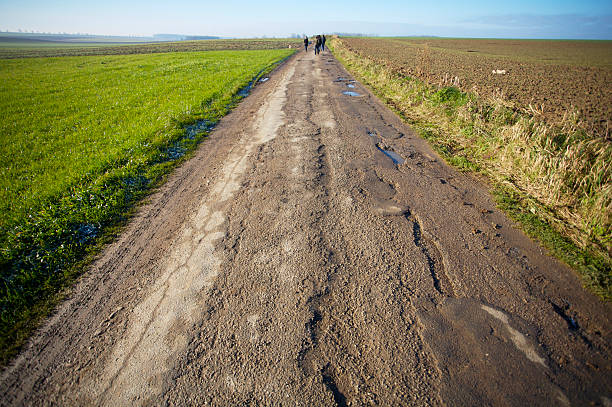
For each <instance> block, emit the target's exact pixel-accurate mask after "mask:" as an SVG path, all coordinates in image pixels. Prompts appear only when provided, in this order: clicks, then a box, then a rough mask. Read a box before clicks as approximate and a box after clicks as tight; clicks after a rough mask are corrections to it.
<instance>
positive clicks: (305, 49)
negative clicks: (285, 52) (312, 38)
mask: <svg viewBox="0 0 612 407" xmlns="http://www.w3.org/2000/svg"><path fill="white" fill-rule="evenodd" d="M304 51H306V52H308V37H304Z"/></svg>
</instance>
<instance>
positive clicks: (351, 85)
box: [346, 83, 355, 88]
mask: <svg viewBox="0 0 612 407" xmlns="http://www.w3.org/2000/svg"><path fill="white" fill-rule="evenodd" d="M346 86H348V87H349V88H354V87H355V85H353V84H352V83H347V84H346Z"/></svg>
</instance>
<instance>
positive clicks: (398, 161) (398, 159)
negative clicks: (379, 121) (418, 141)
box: [376, 144, 406, 165]
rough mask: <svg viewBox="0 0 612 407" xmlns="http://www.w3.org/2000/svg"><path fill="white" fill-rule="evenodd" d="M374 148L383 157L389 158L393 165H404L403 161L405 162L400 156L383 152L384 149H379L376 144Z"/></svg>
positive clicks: (386, 151)
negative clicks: (380, 152)
mask: <svg viewBox="0 0 612 407" xmlns="http://www.w3.org/2000/svg"><path fill="white" fill-rule="evenodd" d="M376 148H377V149H379V150H380V151H382V153H383V154H384V155H386V156H387V157H389V158H390V159H391V160H392V161H393V164H397V165H402V164H403V163H404V161H406V160H404V159H403V158H402V156H401V155H399V154H398V153H396V152H395V151H389V150H384V149H382V148H380V146H379V145H378V144H376Z"/></svg>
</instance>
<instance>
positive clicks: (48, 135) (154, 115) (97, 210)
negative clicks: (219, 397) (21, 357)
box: [0, 50, 293, 364]
mask: <svg viewBox="0 0 612 407" xmlns="http://www.w3.org/2000/svg"><path fill="white" fill-rule="evenodd" d="M292 53H293V51H291V50H274V51H270V50H268V51H233V52H227V51H226V52H200V53H196V52H192V53H185V54H180V53H174V54H155V55H138V56H113V57H70V58H50V59H36V60H19V61H18V60H11V61H1V62H0V66H1V68H2V69H1V70H0V77H1V78H2V81H0V83H1V85H0V111H1V112H2V113H0V114H1V116H0V118H1V121H0V126H1V130H2V134H3V137H4V140H3V144H2V146H0V165H1V166H0V170H1V172H2V177H1V179H0V278H1V285H0V363H1V364H5V363H6V362H7V361H8V360H9V358H10V357H12V356H13V355H15V354H16V352H17V351H18V350H19V348H20V347H21V346H22V345H23V343H24V342H25V340H26V339H27V338H28V336H29V335H30V333H31V332H32V330H33V329H34V328H35V327H36V326H37V325H38V323H39V322H40V321H41V320H42V318H44V317H45V316H46V315H48V313H49V312H50V310H51V309H52V308H53V307H54V306H55V305H56V304H57V303H58V301H59V300H60V299H61V298H62V297H63V296H64V295H65V290H64V289H65V288H67V287H69V286H71V285H72V284H73V283H74V281H75V279H76V278H77V277H78V276H79V275H80V274H81V273H82V271H83V270H84V269H85V267H86V266H87V265H88V263H89V262H90V261H91V259H92V258H93V256H94V255H95V254H96V253H97V252H99V250H100V249H101V248H102V247H103V245H104V244H105V243H107V242H109V241H110V240H112V239H113V237H114V236H115V235H116V233H117V232H118V231H119V230H120V228H121V226H122V225H124V224H125V222H126V220H127V219H128V217H129V215H130V213H131V212H132V211H133V209H134V207H135V205H136V204H137V203H138V202H139V201H140V200H141V199H142V198H143V197H145V196H146V195H147V194H149V193H150V192H151V190H152V189H153V188H155V187H156V186H158V185H160V184H161V183H162V182H163V180H164V178H165V176H166V175H167V174H168V173H169V172H170V170H171V169H172V168H174V167H175V166H176V165H177V164H179V163H180V162H182V161H183V160H185V158H186V157H188V156H189V154H190V153H191V152H193V151H194V150H195V148H196V146H197V145H198V143H199V142H200V141H201V140H203V139H204V138H205V137H206V135H207V134H208V132H209V131H210V129H211V128H212V127H213V126H214V124H215V123H216V122H217V121H218V120H219V119H220V118H221V117H222V116H224V115H225V114H227V112H228V111H229V110H230V109H231V108H232V107H233V106H234V105H235V104H236V103H237V102H238V101H239V100H240V99H241V98H242V97H243V96H244V92H243V90H244V89H245V88H248V87H250V86H251V85H252V83H253V81H256V80H257V79H258V78H259V77H260V76H261V75H263V74H265V73H267V72H269V71H270V70H271V69H273V68H274V67H275V66H276V64H278V63H280V61H282V60H283V59H284V58H286V57H288V56H289V55H291V54H292Z"/></svg>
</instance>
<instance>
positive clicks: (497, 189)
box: [330, 39, 612, 300]
mask: <svg viewBox="0 0 612 407" xmlns="http://www.w3.org/2000/svg"><path fill="white" fill-rule="evenodd" d="M330 45H331V47H330V48H331V49H332V51H333V52H334V54H335V55H336V56H337V57H338V59H339V60H340V61H341V62H342V63H343V64H344V65H345V66H346V67H347V69H349V70H350V71H351V72H353V73H354V74H355V75H356V76H357V77H359V78H360V79H361V80H362V81H363V82H364V83H365V84H366V85H368V86H369V87H370V88H371V89H372V90H373V92H374V93H376V94H377V95H378V96H379V97H380V98H381V99H382V100H383V101H385V102H386V103H387V104H388V105H389V106H390V107H391V108H392V109H394V110H395V111H396V112H397V113H398V114H399V115H400V116H401V117H402V118H403V119H404V120H405V121H406V122H408V123H409V124H410V125H411V126H412V127H413V128H414V129H415V130H416V131H417V132H419V133H420V134H421V136H422V137H423V138H425V139H426V140H428V141H429V142H430V144H431V145H432V146H433V148H434V149H435V150H436V151H437V152H438V153H440V155H442V157H443V158H444V159H445V160H446V161H447V162H449V163H450V164H451V165H453V166H455V167H456V168H458V169H460V170H462V171H474V172H479V173H480V174H483V175H485V176H486V177H487V178H488V179H489V180H490V182H491V184H492V185H493V190H494V194H495V196H496V197H497V200H498V204H499V206H500V207H501V208H502V209H504V210H505V211H506V212H507V213H508V214H509V215H510V216H512V217H513V218H514V219H515V220H517V221H519V222H520V223H521V224H522V226H523V228H524V230H525V231H526V232H527V233H528V234H529V235H530V236H532V237H534V238H537V239H539V240H540V242H541V243H542V244H543V245H544V246H545V247H546V248H548V249H549V250H550V252H551V253H552V254H553V255H555V256H556V257H558V258H559V259H561V260H562V261H564V262H566V263H567V264H569V265H570V266H571V267H573V268H574V270H576V271H577V272H578V273H579V274H580V275H581V276H582V281H583V283H584V284H585V286H588V287H589V288H590V289H591V290H592V291H593V292H595V293H597V294H598V295H600V296H601V297H602V298H605V299H607V300H610V299H612V287H611V286H610V270H612V260H611V258H610V254H611V253H612V238H611V236H612V181H611V180H612V143H610V142H609V140H607V139H606V138H605V137H602V136H600V135H598V134H593V133H592V132H589V131H587V130H586V129H585V128H584V126H582V123H581V122H580V120H579V119H578V116H577V115H576V114H567V115H566V117H565V118H564V120H563V121H562V122H560V123H558V124H555V125H552V124H549V123H547V122H546V121H544V120H541V118H540V116H541V112H539V111H538V110H537V109H536V108H534V107H533V106H530V107H527V108H521V107H517V106H514V105H512V104H510V103H509V102H507V101H506V100H504V99H503V98H502V97H497V96H494V97H490V98H481V97H479V96H478V95H476V94H470V93H466V92H462V91H461V90H459V89H458V88H457V87H455V86H445V87H439V86H435V85H431V84H428V83H425V82H423V81H421V80H419V79H417V78H415V77H407V76H406V75H404V74H403V73H401V72H398V71H397V70H394V69H393V68H390V67H389V66H387V65H385V63H384V60H383V61H378V60H377V61H374V60H371V59H369V58H367V57H364V56H363V55H359V54H357V53H356V52H354V51H352V50H350V49H348V48H347V47H345V46H344V45H343V43H342V40H341V39H333V40H332V41H331V44H330ZM421 65H423V64H421Z"/></svg>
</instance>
